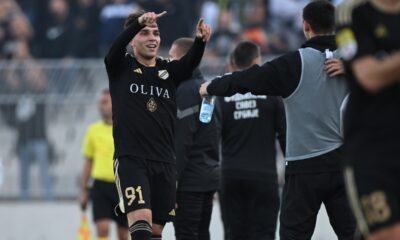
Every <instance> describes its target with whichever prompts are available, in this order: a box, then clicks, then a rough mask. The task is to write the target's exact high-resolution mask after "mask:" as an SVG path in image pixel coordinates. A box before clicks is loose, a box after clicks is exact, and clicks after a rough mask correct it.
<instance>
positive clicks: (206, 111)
mask: <svg viewBox="0 0 400 240" xmlns="http://www.w3.org/2000/svg"><path fill="white" fill-rule="evenodd" d="M214 102H215V96H209V97H204V98H203V102H202V103H201V108H200V114H199V120H200V122H202V123H209V122H211V117H212V114H213V111H214Z"/></svg>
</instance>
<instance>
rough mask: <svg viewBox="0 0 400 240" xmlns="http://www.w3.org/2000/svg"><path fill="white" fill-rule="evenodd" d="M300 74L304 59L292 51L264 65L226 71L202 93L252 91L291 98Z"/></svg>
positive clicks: (221, 94) (202, 88) (257, 93)
mask: <svg viewBox="0 0 400 240" xmlns="http://www.w3.org/2000/svg"><path fill="white" fill-rule="evenodd" d="M300 75H301V59H300V54H299V53H298V52H293V53H289V54H286V55H284V56H281V57H279V58H277V59H274V60H272V61H271V62H267V63H265V64H264V65H262V66H258V65H254V66H252V67H251V68H249V69H247V70H244V71H240V72H234V73H231V74H226V75H224V76H222V77H218V78H216V79H214V80H213V81H211V83H210V82H207V83H204V84H203V85H202V86H201V88H200V95H202V96H207V95H215V96H232V95H234V94H236V93H243V94H244V93H248V92H251V93H253V94H255V95H270V96H282V97H288V96H289V95H290V94H292V93H293V92H294V90H295V89H296V88H297V86H298V84H299V81H300Z"/></svg>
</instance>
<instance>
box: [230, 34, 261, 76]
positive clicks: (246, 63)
mask: <svg viewBox="0 0 400 240" xmlns="http://www.w3.org/2000/svg"><path fill="white" fill-rule="evenodd" d="M258 57H260V48H259V47H258V46H257V45H256V44H255V43H253V42H250V41H244V42H241V43H239V44H238V45H237V46H236V48H235V50H233V62H234V65H235V67H236V68H238V69H242V70H243V69H247V68H249V67H251V66H252V65H253V64H254V60H255V59H256V58H258Z"/></svg>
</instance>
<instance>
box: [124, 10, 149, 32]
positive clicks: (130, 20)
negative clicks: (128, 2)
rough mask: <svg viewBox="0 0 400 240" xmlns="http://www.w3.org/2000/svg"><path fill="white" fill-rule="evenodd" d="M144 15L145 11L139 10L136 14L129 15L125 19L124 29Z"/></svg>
mask: <svg viewBox="0 0 400 240" xmlns="http://www.w3.org/2000/svg"><path fill="white" fill-rule="evenodd" d="M145 13H146V12H145V11H143V10H139V11H137V12H134V13H131V14H129V16H128V17H126V19H125V23H124V28H127V27H128V26H129V25H131V24H132V23H133V22H134V21H136V20H137V19H138V18H140V16H142V15H143V14H145Z"/></svg>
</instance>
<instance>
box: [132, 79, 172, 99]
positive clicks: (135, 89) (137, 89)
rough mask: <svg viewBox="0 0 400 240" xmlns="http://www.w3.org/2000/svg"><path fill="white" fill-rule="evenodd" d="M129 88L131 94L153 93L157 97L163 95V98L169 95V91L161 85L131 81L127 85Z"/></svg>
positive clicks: (151, 94) (168, 97)
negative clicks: (139, 83)
mask: <svg viewBox="0 0 400 240" xmlns="http://www.w3.org/2000/svg"><path fill="white" fill-rule="evenodd" d="M129 90H130V92H131V93H133V94H137V93H139V94H142V95H150V96H153V95H154V94H156V95H157V96H158V97H163V98H167V99H170V98H171V97H170V95H169V91H168V89H164V88H161V87H156V86H152V85H150V86H148V85H144V84H141V85H138V84H136V83H132V84H131V85H130V87H129Z"/></svg>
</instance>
